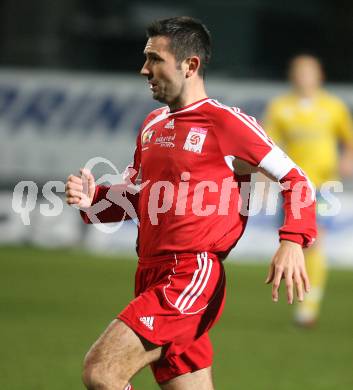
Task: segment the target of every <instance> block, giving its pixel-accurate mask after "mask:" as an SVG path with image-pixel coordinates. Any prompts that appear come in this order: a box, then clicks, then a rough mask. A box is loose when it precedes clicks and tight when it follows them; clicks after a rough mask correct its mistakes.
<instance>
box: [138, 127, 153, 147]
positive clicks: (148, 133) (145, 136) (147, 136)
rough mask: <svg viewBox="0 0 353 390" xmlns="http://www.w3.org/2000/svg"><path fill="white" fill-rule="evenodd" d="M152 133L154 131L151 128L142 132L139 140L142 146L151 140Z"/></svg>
mask: <svg viewBox="0 0 353 390" xmlns="http://www.w3.org/2000/svg"><path fill="white" fill-rule="evenodd" d="M154 133H155V131H154V130H152V129H151V130H148V131H146V132H145V133H144V134H142V140H141V142H142V146H146V145H147V144H149V143H150V142H151V139H152V137H153V134H154Z"/></svg>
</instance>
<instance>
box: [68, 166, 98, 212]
mask: <svg viewBox="0 0 353 390" xmlns="http://www.w3.org/2000/svg"><path fill="white" fill-rule="evenodd" d="M80 173H81V176H74V175H70V176H69V177H68V178H67V182H66V186H65V192H66V203H67V204H68V205H70V206H78V207H80V208H88V207H90V206H91V205H92V202H93V197H94V194H95V191H96V183H95V180H94V177H93V175H92V173H91V172H90V171H89V170H88V169H80Z"/></svg>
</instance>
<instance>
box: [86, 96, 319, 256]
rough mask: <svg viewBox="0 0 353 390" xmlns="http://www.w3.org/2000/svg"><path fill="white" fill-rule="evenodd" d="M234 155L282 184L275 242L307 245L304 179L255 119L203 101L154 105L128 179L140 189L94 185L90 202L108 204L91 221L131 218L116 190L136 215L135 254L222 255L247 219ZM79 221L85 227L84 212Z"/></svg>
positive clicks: (309, 201)
mask: <svg viewBox="0 0 353 390" xmlns="http://www.w3.org/2000/svg"><path fill="white" fill-rule="evenodd" d="M236 158H239V159H241V160H244V161H246V162H248V163H250V164H251V165H253V166H257V167H260V168H262V169H263V170H265V171H266V172H268V173H269V174H271V175H272V176H274V177H275V178H276V179H277V180H278V181H279V182H281V183H282V184H283V191H282V194H283V196H284V211H285V223H284V225H283V226H282V228H281V229H280V238H281V239H288V240H291V241H294V242H298V243H300V244H301V245H303V246H308V245H310V244H311V243H312V242H313V240H314V238H315V235H316V224H315V199H314V196H315V195H314V190H313V188H312V186H311V184H310V182H309V181H308V179H307V178H306V176H305V175H304V174H303V172H302V171H301V170H300V169H299V168H298V167H297V166H296V165H295V164H294V162H293V161H292V160H290V159H289V157H288V156H286V155H285V154H284V153H283V152H282V151H281V150H280V149H279V148H278V147H277V146H276V145H274V143H273V142H272V141H271V139H270V138H269V137H268V136H267V135H266V133H265V132H264V130H263V129H262V128H261V127H260V126H259V124H258V123H257V122H256V120H255V119H254V118H252V117H249V116H247V115H245V114H244V113H242V112H241V111H240V110H239V109H237V108H232V107H228V106H225V105H223V104H220V103H219V102H218V101H216V100H214V99H209V98H207V99H203V100H201V101H198V102H195V103H193V104H191V105H189V106H186V107H183V108H181V109H179V110H175V111H170V110H169V108H168V107H163V108H159V109H157V110H155V111H153V112H152V113H150V114H149V115H148V116H147V118H146V119H145V121H144V123H143V126H142V128H141V130H140V133H139V135H138V137H137V145H136V151H135V156H134V162H133V164H132V166H131V167H130V173H129V176H128V179H129V180H130V181H131V182H132V183H133V184H140V185H141V190H140V191H139V192H136V191H133V190H131V187H129V186H127V185H125V187H124V186H112V187H106V186H97V189H96V193H95V197H94V202H93V204H96V203H97V202H99V201H100V200H103V199H110V200H113V204H111V206H110V207H108V208H106V209H105V210H104V211H101V212H100V213H97V215H96V216H97V217H98V219H99V221H100V222H115V221H120V220H121V219H122V218H125V219H128V218H131V217H133V216H134V215H132V214H134V213H133V212H132V213H131V212H129V211H128V213H127V214H126V207H125V206H124V205H123V204H122V203H121V202H120V201H119V202H117V201H114V191H115V193H119V196H118V198H119V199H120V200H121V199H123V200H124V202H125V203H124V204H129V205H130V206H132V207H128V208H129V209H130V210H131V209H133V211H135V212H136V215H137V217H138V220H139V228H138V233H139V234H138V243H137V247H138V254H139V256H140V257H153V256H158V255H163V254H167V253H187V252H212V253H216V254H217V255H218V256H220V257H225V256H226V255H227V254H228V252H229V251H230V250H231V249H232V248H233V247H234V245H236V243H237V241H238V240H239V239H240V237H241V236H242V234H243V232H244V229H245V226H246V221H247V216H246V213H242V212H241V210H243V211H244V206H247V203H248V200H247V199H246V198H244V197H243V196H242V184H243V183H244V182H248V181H249V180H250V177H249V176H238V175H236V174H235V173H234V170H233V165H232V161H233V160H234V159H236ZM113 187H114V188H113ZM129 188H130V189H129ZM109 192H110V195H109V196H108V194H109ZM122 193H124V196H125V197H124V198H122V196H121V194H122ZM112 194H113V195H112ZM115 199H117V198H115ZM126 202H127V203H126ZM245 209H246V207H245ZM298 213H299V214H298ZM82 216H83V218H84V220H85V222H89V221H90V210H87V211H86V213H82Z"/></svg>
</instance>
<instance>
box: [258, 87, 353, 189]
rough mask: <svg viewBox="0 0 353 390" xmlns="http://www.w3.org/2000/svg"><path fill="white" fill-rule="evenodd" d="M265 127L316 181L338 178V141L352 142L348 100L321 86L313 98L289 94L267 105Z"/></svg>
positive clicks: (313, 180)
mask: <svg viewBox="0 0 353 390" xmlns="http://www.w3.org/2000/svg"><path fill="white" fill-rule="evenodd" d="M264 122H265V123H264V127H265V130H266V131H267V132H268V134H269V135H270V137H272V138H273V140H274V141H275V142H276V143H277V144H278V145H279V146H280V147H282V149H283V150H284V151H285V152H286V153H287V154H288V156H289V157H291V158H292V159H293V160H294V161H295V163H296V164H298V165H299V167H300V168H302V169H303V171H304V172H305V173H306V174H307V175H308V176H309V178H310V180H311V181H312V182H313V183H314V184H315V185H316V186H318V185H321V184H322V183H323V182H325V181H327V180H334V179H336V178H337V168H338V157H339V156H338V153H339V152H338V145H339V144H340V143H344V144H351V145H353V124H352V119H351V115H350V113H349V111H348V109H347V107H346V106H345V104H344V103H343V102H342V101H341V100H340V99H339V98H337V97H335V96H333V95H331V94H329V93H327V92H326V91H323V90H321V91H320V92H318V93H317V94H316V95H315V97H314V98H312V99H305V98H300V97H298V96H297V95H295V94H294V93H293V94H288V95H285V96H281V97H278V98H276V99H274V100H273V101H272V102H271V103H270V104H269V106H268V109H267V112H266V116H265V121H264Z"/></svg>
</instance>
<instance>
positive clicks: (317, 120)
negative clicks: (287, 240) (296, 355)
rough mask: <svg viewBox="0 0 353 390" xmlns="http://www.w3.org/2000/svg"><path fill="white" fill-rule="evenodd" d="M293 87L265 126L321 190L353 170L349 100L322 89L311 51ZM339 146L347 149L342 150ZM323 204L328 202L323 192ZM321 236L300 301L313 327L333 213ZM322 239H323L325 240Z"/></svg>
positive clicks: (299, 61) (293, 69) (297, 65)
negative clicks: (308, 284) (307, 287)
mask: <svg viewBox="0 0 353 390" xmlns="http://www.w3.org/2000/svg"><path fill="white" fill-rule="evenodd" d="M289 79H290V82H291V84H292V87H293V88H292V91H291V92H290V93H288V94H286V95H284V96H281V97H278V98H276V99H274V100H273V101H272V102H271V103H270V105H269V107H268V109H267V113H266V116H265V129H266V131H267V132H268V134H269V135H270V136H271V137H272V138H273V140H274V141H275V142H276V143H277V144H278V145H279V146H280V147H282V148H283V150H284V151H285V152H286V153H287V154H288V155H289V156H290V157H291V158H292V159H293V160H294V161H295V162H296V163H297V164H298V165H299V166H300V167H301V168H302V169H303V170H304V172H305V173H306V174H307V175H308V177H309V178H310V180H312V181H313V183H314V184H315V185H316V187H317V191H319V189H320V186H321V185H322V184H323V183H325V182H326V181H329V180H337V179H338V177H339V175H341V176H343V177H345V176H350V175H352V172H353V126H352V121H351V116H350V113H349V111H348V109H347V107H346V106H345V105H344V103H343V102H342V101H341V100H340V99H339V98H337V97H336V96H333V95H331V94H329V93H328V92H327V91H325V90H324V89H322V83H323V79H324V74H323V69H322V66H321V63H320V62H319V60H318V59H317V58H316V57H314V56H311V55H299V56H296V57H295V58H294V59H293V60H292V61H291V63H290V66H289ZM339 146H340V147H341V152H339ZM317 201H318V204H320V202H322V201H323V199H322V198H321V197H320V193H319V192H317ZM318 222H319V232H320V234H319V240H318V241H317V242H316V243H315V244H314V245H313V246H312V247H311V248H310V249H308V250H307V251H306V265H307V269H308V274H309V278H310V281H311V286H312V288H311V291H310V293H309V294H307V295H306V297H305V299H304V302H303V303H300V304H298V305H297V306H296V309H295V322H296V323H297V324H298V325H301V326H305V327H311V326H313V325H314V324H315V322H316V320H317V319H318V316H319V310H320V302H321V300H322V297H323V292H324V288H325V283H326V279H327V270H326V256H325V253H324V251H323V246H322V238H323V236H324V231H325V227H326V228H327V227H328V226H327V224H328V223H329V218H328V217H321V218H320V217H319V218H318ZM320 238H321V239H320Z"/></svg>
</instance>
